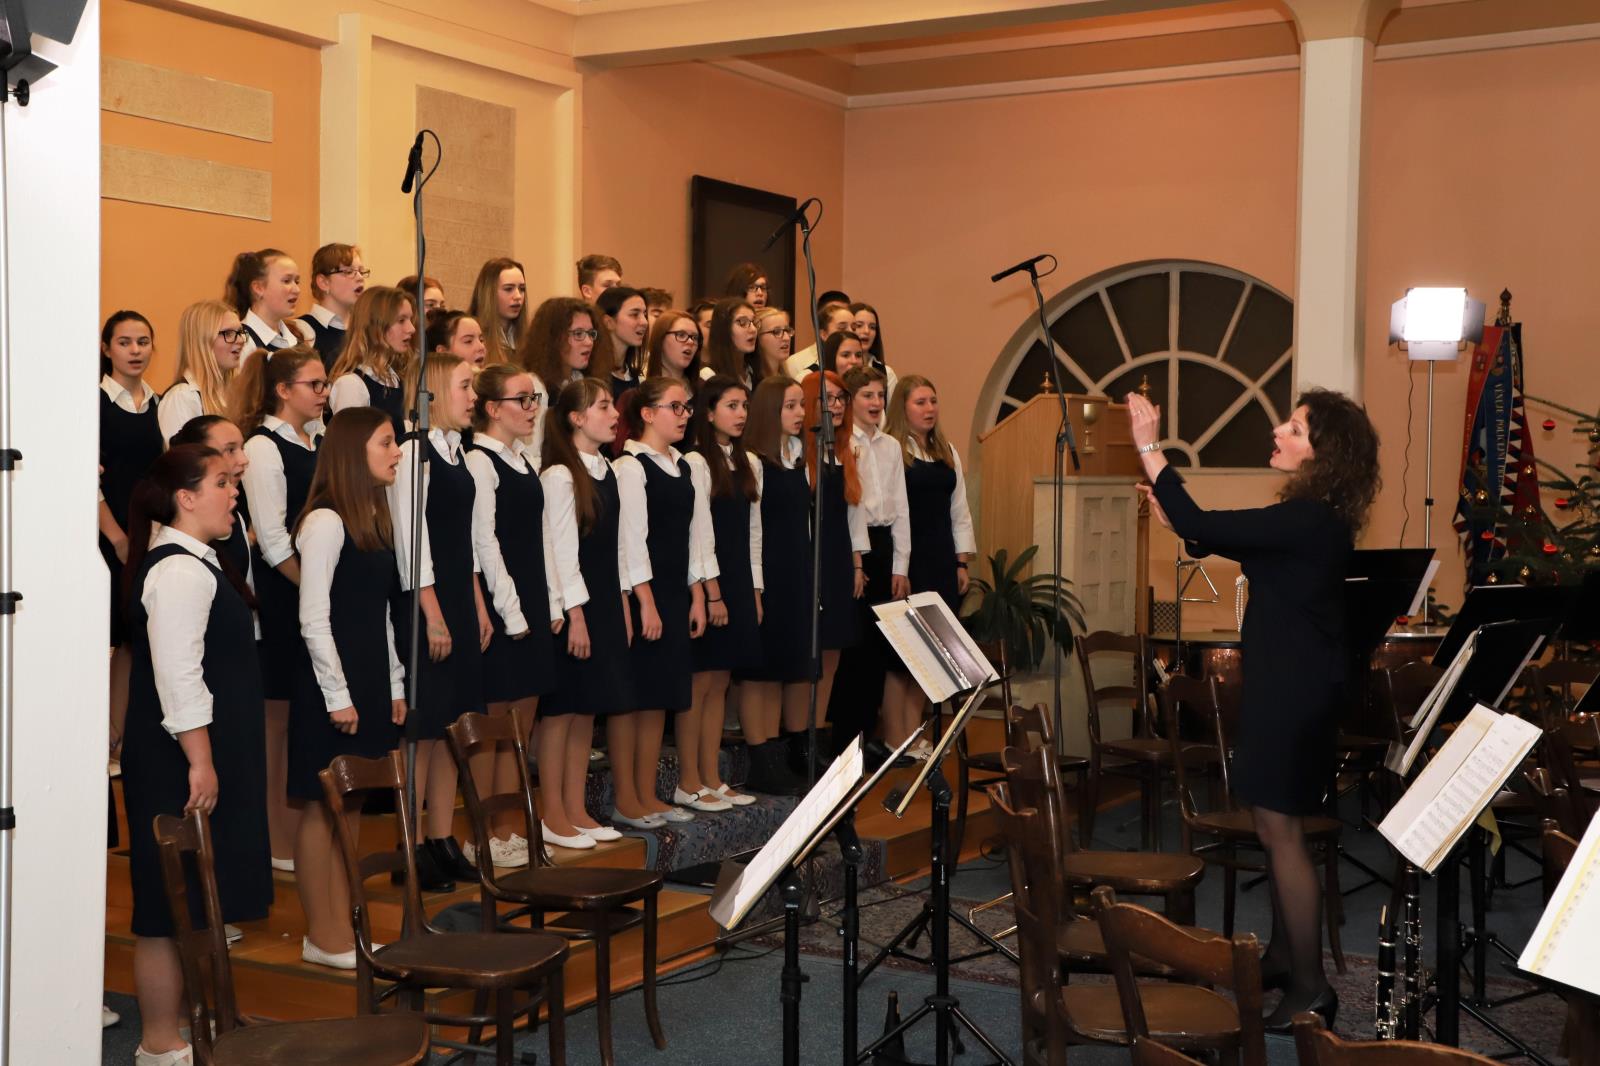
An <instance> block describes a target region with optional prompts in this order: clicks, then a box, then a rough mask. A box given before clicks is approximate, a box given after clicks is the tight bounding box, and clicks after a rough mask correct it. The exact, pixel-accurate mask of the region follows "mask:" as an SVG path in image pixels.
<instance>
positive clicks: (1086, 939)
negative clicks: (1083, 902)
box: [1056, 918, 1207, 977]
mask: <svg viewBox="0 0 1600 1066" xmlns="http://www.w3.org/2000/svg"><path fill="white" fill-rule="evenodd" d="M1180 928H1183V929H1187V930H1189V931H1191V932H1194V933H1197V934H1198V933H1205V932H1206V931H1207V930H1204V929H1200V928H1198V927H1196V926H1191V925H1185V926H1181V927H1180ZM1056 953H1057V954H1058V955H1060V956H1061V961H1062V962H1063V963H1066V964H1068V965H1069V966H1070V967H1071V968H1072V969H1073V970H1074V971H1076V972H1079V973H1081V972H1084V971H1089V972H1094V973H1109V972H1110V962H1109V956H1108V955H1107V953H1106V940H1105V933H1104V931H1103V930H1101V928H1100V923H1099V922H1097V921H1094V920H1093V919H1090V918H1083V919H1079V920H1077V921H1071V922H1066V923H1064V924H1063V925H1062V926H1061V928H1060V929H1059V930H1058V931H1057V933H1056ZM1133 969H1134V972H1135V973H1137V974H1139V975H1140V976H1141V977H1171V976H1173V973H1174V971H1173V969H1172V967H1170V966H1163V965H1161V964H1160V963H1158V962H1152V961H1151V960H1150V959H1142V958H1139V957H1138V956H1134V958H1133Z"/></svg>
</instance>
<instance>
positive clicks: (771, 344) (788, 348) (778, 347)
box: [751, 304, 794, 381]
mask: <svg viewBox="0 0 1600 1066" xmlns="http://www.w3.org/2000/svg"><path fill="white" fill-rule="evenodd" d="M755 320H756V358H755V366H754V367H752V368H751V369H752V371H753V373H754V374H755V377H756V380H758V381H764V380H766V379H767V378H770V377H771V376H772V375H774V374H782V373H783V372H784V371H783V364H784V362H785V360H787V359H788V358H789V354H790V352H792V351H793V350H794V326H793V325H792V324H791V323H790V321H789V312H787V311H785V310H783V308H781V307H773V306H772V305H771V304H768V305H767V306H766V307H763V308H761V310H759V311H757V312H756V313H755Z"/></svg>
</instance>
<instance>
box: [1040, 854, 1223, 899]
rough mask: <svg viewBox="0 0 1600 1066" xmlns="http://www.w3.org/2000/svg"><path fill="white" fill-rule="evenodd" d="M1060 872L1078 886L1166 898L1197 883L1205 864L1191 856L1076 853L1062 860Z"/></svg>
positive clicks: (1202, 874) (1204, 869)
mask: <svg viewBox="0 0 1600 1066" xmlns="http://www.w3.org/2000/svg"><path fill="white" fill-rule="evenodd" d="M1061 872H1062V874H1063V875H1064V876H1065V877H1066V878H1067V880H1069V881H1072V882H1074V883H1076V884H1080V885H1089V884H1093V885H1110V886H1111V887H1112V888H1114V889H1116V890H1117V891H1118V892H1125V893H1132V894H1134V895H1165V894H1166V893H1168V892H1171V891H1173V890H1175V889H1179V888H1186V887H1190V886H1193V885H1197V884H1199V883H1200V880H1201V878H1203V877H1205V873H1206V864H1205V862H1204V861H1203V860H1201V859H1197V858H1195V857H1194V856H1193V855H1181V854H1169V853H1167V852H1158V853H1153V854H1152V853H1146V852H1137V851H1075V852H1072V853H1070V854H1068V855H1065V856H1063V857H1062V859H1061Z"/></svg>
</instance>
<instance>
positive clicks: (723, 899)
mask: <svg viewBox="0 0 1600 1066" xmlns="http://www.w3.org/2000/svg"><path fill="white" fill-rule="evenodd" d="M861 770H862V762H861V738H860V737H856V738H855V739H854V740H852V741H851V742H850V744H849V746H848V747H846V748H845V749H844V753H843V754H842V755H840V756H839V757H838V758H837V759H835V760H833V762H832V764H831V765H829V767H828V769H827V770H826V771H825V772H824V773H823V775H822V776H821V777H820V778H818V779H817V783H816V786H815V787H814V788H812V790H811V791H810V792H808V793H806V795H805V798H803V799H802V800H801V801H800V802H799V804H798V805H796V807H795V809H794V811H793V813H791V814H790V815H789V817H788V818H786V819H784V822H783V824H782V825H781V826H779V827H778V831H777V832H776V833H774V834H773V835H772V836H771V837H769V838H768V840H767V842H766V843H765V844H764V845H762V847H761V850H760V851H759V852H757V853H756V857H755V858H753V859H751V860H750V864H749V865H748V866H746V867H745V868H744V870H743V872H741V873H740V874H739V877H738V878H737V879H736V880H735V881H734V883H733V885H732V887H731V889H730V890H729V891H728V892H726V893H724V894H723V895H721V896H720V897H718V898H717V899H714V900H712V902H711V910H710V913H711V917H712V919H713V920H715V921H716V923H717V924H718V925H720V926H722V928H724V929H732V928H733V927H734V926H735V925H737V924H739V922H740V920H742V919H743V918H744V916H745V915H746V914H748V913H749V911H750V908H751V907H753V906H755V904H756V902H757V901H758V900H759V899H761V897H762V896H763V895H765V894H766V891H767V889H768V888H770V887H772V883H773V882H774V881H776V880H777V879H778V875H779V874H781V873H782V872H783V869H784V867H785V866H787V865H789V862H790V860H791V859H792V857H793V856H794V854H795V853H796V852H797V851H799V850H800V848H801V847H802V846H804V845H805V843H806V841H807V840H810V839H811V834H812V833H814V832H815V831H816V830H817V827H818V826H820V825H821V824H822V823H823V822H824V821H826V820H827V817H828V815H830V814H832V813H833V811H834V808H836V807H838V806H839V804H840V803H841V802H843V800H844V799H845V797H847V796H849V795H850V791H851V789H853V788H854V787H855V785H856V783H857V782H858V781H860V780H861Z"/></svg>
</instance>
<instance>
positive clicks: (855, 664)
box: [828, 336, 911, 757]
mask: <svg viewBox="0 0 1600 1066" xmlns="http://www.w3.org/2000/svg"><path fill="white" fill-rule="evenodd" d="M838 339H839V338H838V336H834V337H830V338H828V342H829V345H830V346H831V345H832V343H833V342H834V341H835V340H838ZM844 387H845V389H846V391H848V392H849V393H850V413H851V421H852V422H853V423H854V425H853V426H852V429H851V435H850V447H851V450H852V451H854V453H855V457H856V472H857V474H858V475H859V476H860V478H861V511H862V514H863V515H864V517H865V518H866V522H867V542H868V543H869V544H870V545H871V547H872V550H871V551H870V552H869V553H868V554H867V556H866V559H865V560H864V562H863V565H864V566H865V567H866V573H867V587H866V592H865V593H864V594H863V596H862V599H861V618H862V633H863V636H862V640H861V643H860V644H858V645H856V646H855V647H854V648H850V649H847V650H846V651H845V652H844V653H843V654H842V655H841V656H840V657H839V672H838V675H837V676H836V677H835V679H834V687H833V698H832V699H831V700H830V701H829V706H828V714H829V717H830V718H831V719H832V720H833V728H834V737H835V739H836V740H837V741H848V740H849V739H850V738H851V737H853V736H855V735H856V734H857V733H860V734H862V735H863V736H864V737H865V742H866V743H867V744H868V745H869V746H871V747H872V748H873V749H874V754H875V755H877V756H880V757H881V756H882V755H884V754H887V753H886V752H885V751H883V750H881V749H880V748H879V742H878V741H876V740H874V739H873V729H874V727H875V726H876V725H877V722H878V709H879V706H880V704H881V702H882V697H883V691H884V683H885V672H886V671H887V670H888V666H889V662H890V660H892V659H893V658H894V652H893V651H892V650H891V649H890V648H889V646H888V644H887V643H886V642H885V641H884V639H883V636H882V634H881V633H879V631H878V628H877V626H876V625H875V624H874V623H875V621H876V617H875V616H874V615H873V614H872V606H873V605H874V604H880V603H884V602H886V601H888V600H891V599H900V598H903V597H905V596H907V595H908V594H909V593H910V591H911V583H910V581H909V580H908V579H907V577H906V573H905V561H906V559H907V558H908V557H909V555H910V551H911V521H910V513H909V511H908V510H907V504H906V476H905V463H904V461H903V460H902V459H901V457H900V455H901V453H900V442H899V441H897V440H895V438H893V437H891V436H889V435H888V434H887V433H885V432H884V431H883V429H882V422H883V411H884V395H883V393H884V380H883V374H882V373H881V372H880V371H879V370H878V369H877V368H875V367H872V366H862V367H857V368H856V369H854V370H852V371H850V372H849V373H848V374H846V375H844ZM896 559H898V560H899V561H900V569H899V570H895V569H894V565H893V564H894V561H895V560H896Z"/></svg>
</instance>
